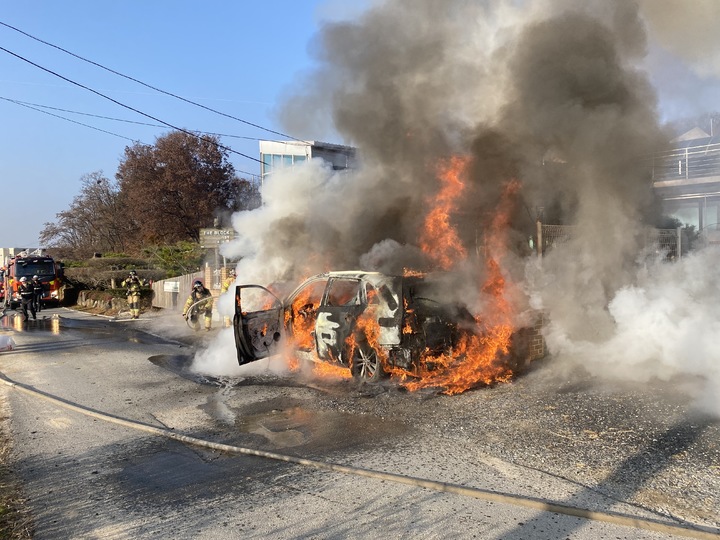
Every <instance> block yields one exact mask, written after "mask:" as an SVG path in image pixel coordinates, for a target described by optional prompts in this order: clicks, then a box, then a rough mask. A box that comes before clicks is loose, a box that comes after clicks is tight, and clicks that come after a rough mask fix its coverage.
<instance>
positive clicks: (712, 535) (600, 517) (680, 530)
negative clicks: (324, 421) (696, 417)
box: [0, 373, 720, 540]
mask: <svg viewBox="0 0 720 540" xmlns="http://www.w3.org/2000/svg"><path fill="white" fill-rule="evenodd" d="M0 381H2V382H3V383H4V384H5V385H7V386H10V387H11V388H14V389H15V390H19V391H20V392H23V393H25V394H28V395H31V396H33V397H38V398H41V399H44V400H47V401H50V402H51V403H54V404H55V405H59V406H61V407H64V408H66V409H69V410H71V411H75V412H79V413H80V414H84V415H86V416H90V417H93V418H98V419H100V420H104V421H106V422H112V423H114V424H119V425H121V426H125V427H128V428H131V429H135V430H139V431H144V432H146V433H151V434H153V435H159V436H161V437H167V438H168V439H173V440H176V441H180V442H183V443H187V444H192V445H194V446H200V447H204V448H211V449H213V450H217V451H219V452H226V453H229V454H243V455H248V456H257V457H262V458H266V459H274V460H277V461H285V462H287V463H295V464H298V465H304V466H306V467H314V468H316V469H322V470H327V471H334V472H339V473H343V474H352V475H355V476H363V477H366V478H375V479H378V480H387V481H389V482H395V483H398V484H405V485H408V486H415V487H422V488H425V489H431V490H433V491H440V492H446V493H454V494H456V495H462V496H464V497H472V498H475V499H482V500H485V501H489V502H496V503H502V504H512V505H515V506H522V507H525V508H531V509H533V510H540V511H544V512H555V513H558V514H565V515H568V516H573V517H579V518H585V519H589V520H594V521H603V522H606V523H613V524H615V525H622V526H625V527H634V528H636V529H643V530H646V531H654V532H661V533H666V534H674V535H677V536H683V537H687V538H700V539H708V540H718V539H720V530H717V529H710V528H705V527H699V526H695V525H692V526H691V525H689V524H688V525H678V524H672V523H667V522H663V521H659V520H651V519H645V518H637V517H632V516H627V515H623V514H615V513H609V512H596V511H592V510H586V509H583V508H576V507H573V506H567V505H564V504H560V503H554V502H548V501H543V500H541V499H535V498H531V497H522V496H519V495H510V494H506V493H498V492H495V491H489V490H485V489H480V488H472V487H465V486H459V485H457V484H448V483H445V482H437V481H434V480H426V479H423V478H414V477H412V476H403V475H400V474H393V473H385V472H380V471H373V470H370V469H361V468H357V467H349V466H346V465H337V464H334V463H325V462H323V461H315V460H311V459H304V458H299V457H295V456H287V455H283V454H276V453H273V452H264V451H262V450H254V449H252V448H242V447H239V446H231V445H228V444H222V443H215V442H211V441H206V440H203V439H198V438H196V437H190V436H188V435H182V434H179V433H175V432H173V431H171V430H169V429H163V428H158V427H155V426H150V425H147V424H143V423H140V422H135V421H132V420H126V419H124V418H118V417H116V416H112V415H109V414H105V413H101V412H98V411H94V410H92V409H88V408H86V407H82V406H80V405H76V404H74V403H70V402H68V401H65V400H63V399H61V398H58V397H55V396H52V395H50V394H46V393H44V392H41V391H40V390H36V389H34V388H32V387H29V386H26V385H23V384H21V383H17V382H14V381H12V380H10V379H9V378H7V376H5V374H3V373H0Z"/></svg>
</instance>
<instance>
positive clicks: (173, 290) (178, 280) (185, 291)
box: [152, 272, 205, 311]
mask: <svg viewBox="0 0 720 540" xmlns="http://www.w3.org/2000/svg"><path fill="white" fill-rule="evenodd" d="M204 278H205V274H204V273H203V272H196V273H194V274H185V275H184V276H178V277H174V278H171V279H163V280H161V281H156V282H154V283H153V284H152V290H153V295H152V296H153V300H152V306H153V307H156V308H164V309H172V310H173V311H181V310H182V308H183V306H184V305H185V300H187V298H188V296H190V291H191V290H192V284H193V281H195V280H196V279H200V280H202V279H204Z"/></svg>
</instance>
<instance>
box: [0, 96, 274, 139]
mask: <svg viewBox="0 0 720 540" xmlns="http://www.w3.org/2000/svg"><path fill="white" fill-rule="evenodd" d="M0 99H3V100H5V101H10V102H12V103H17V104H18V105H25V106H27V107H29V108H33V107H40V108H42V109H50V110H53V111H60V112H66V113H70V114H80V115H82V116H91V117H93V118H101V119H103V120H113V121H115V122H125V123H127V124H137V125H140V126H149V127H165V126H163V125H161V124H150V123H148V122H138V121H136V120H125V119H124V118H113V117H112V116H102V115H100V114H92V113H86V112H81V111H72V110H68V109H61V108H59V107H51V106H50V105H41V104H39V103H29V102H27V101H20V100H19V99H11V98H6V97H2V96H0ZM40 112H43V111H40ZM59 118H63V119H64V120H67V119H66V118H64V117H59ZM198 133H203V134H205V135H217V136H218V137H232V138H235V139H246V140H249V141H259V140H260V139H259V138H257V137H246V136H243V135H228V134H227V133H214V132H212V131H203V130H198Z"/></svg>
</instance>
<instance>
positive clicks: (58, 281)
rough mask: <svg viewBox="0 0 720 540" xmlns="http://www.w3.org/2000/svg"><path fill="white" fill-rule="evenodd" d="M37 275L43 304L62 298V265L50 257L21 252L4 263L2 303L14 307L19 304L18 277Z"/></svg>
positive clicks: (29, 277) (28, 277)
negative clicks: (41, 288)
mask: <svg viewBox="0 0 720 540" xmlns="http://www.w3.org/2000/svg"><path fill="white" fill-rule="evenodd" d="M33 276H38V278H39V279H40V282H41V283H42V285H43V295H42V298H41V301H42V302H43V303H44V304H47V303H51V302H54V303H57V302H59V301H60V300H62V285H63V265H62V263H59V262H56V261H55V259H53V258H52V257H46V256H43V255H36V254H35V255H34V254H30V253H26V252H22V253H20V254H19V255H16V256H15V257H11V258H9V259H8V260H7V261H6V263H5V275H4V276H3V289H4V293H5V294H4V299H3V302H4V305H5V306H10V307H11V308H15V307H17V306H18V305H19V304H20V295H19V294H18V285H19V284H20V278H21V277H26V278H27V279H28V281H29V280H31V279H32V277H33Z"/></svg>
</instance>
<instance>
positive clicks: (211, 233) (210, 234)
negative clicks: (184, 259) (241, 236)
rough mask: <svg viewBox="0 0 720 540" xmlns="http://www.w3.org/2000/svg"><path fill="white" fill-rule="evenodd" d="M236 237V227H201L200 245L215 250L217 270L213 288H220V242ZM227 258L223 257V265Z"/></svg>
mask: <svg viewBox="0 0 720 540" xmlns="http://www.w3.org/2000/svg"><path fill="white" fill-rule="evenodd" d="M233 238H235V229H200V247H201V248H203V249H214V250H215V271H214V272H213V281H214V283H213V288H215V289H219V288H220V249H219V248H220V244H225V243H227V242H230V241H231V240H232V239H233ZM224 263H225V258H224V257H223V266H224Z"/></svg>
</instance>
